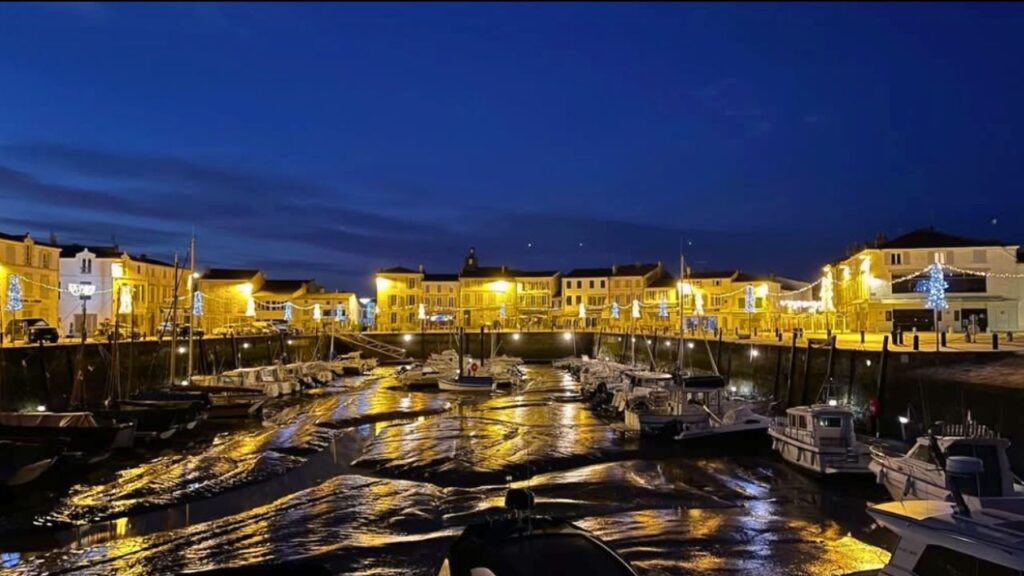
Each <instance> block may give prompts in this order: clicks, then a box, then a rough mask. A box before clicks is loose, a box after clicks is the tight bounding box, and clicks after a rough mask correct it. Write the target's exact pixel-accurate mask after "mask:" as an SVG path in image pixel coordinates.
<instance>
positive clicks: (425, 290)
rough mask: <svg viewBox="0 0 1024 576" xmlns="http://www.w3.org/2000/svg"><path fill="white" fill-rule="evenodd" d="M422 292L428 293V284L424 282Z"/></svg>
mask: <svg viewBox="0 0 1024 576" xmlns="http://www.w3.org/2000/svg"><path fill="white" fill-rule="evenodd" d="M423 293H424V294H430V284H424V285H423Z"/></svg>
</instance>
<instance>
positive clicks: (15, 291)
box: [4, 274, 24, 312]
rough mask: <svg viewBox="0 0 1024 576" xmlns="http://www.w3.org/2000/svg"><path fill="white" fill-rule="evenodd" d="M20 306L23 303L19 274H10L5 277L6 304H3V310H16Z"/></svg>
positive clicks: (22, 306)
mask: <svg viewBox="0 0 1024 576" xmlns="http://www.w3.org/2000/svg"><path fill="white" fill-rule="evenodd" d="M22 308H24V304H23V303H22V301H21V276H18V275H17V274H11V275H10V276H8V277H7V304H5V305H4V310H7V311H8V312H18V311H19V310H21V309H22Z"/></svg>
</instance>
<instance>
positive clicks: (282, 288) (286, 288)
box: [259, 280, 313, 295]
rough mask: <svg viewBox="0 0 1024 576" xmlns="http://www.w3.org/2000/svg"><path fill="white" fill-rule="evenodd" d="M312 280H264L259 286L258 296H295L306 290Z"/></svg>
mask: <svg viewBox="0 0 1024 576" xmlns="http://www.w3.org/2000/svg"><path fill="white" fill-rule="evenodd" d="M312 282H313V281H312V280H264V281H263V284H262V285H261V286H260V290H259V293H260V294H288V295H291V294H295V293H296V292H298V291H299V290H302V289H303V288H306V287H307V286H309V284H310V283H312Z"/></svg>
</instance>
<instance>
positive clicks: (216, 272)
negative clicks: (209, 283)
mask: <svg viewBox="0 0 1024 576" xmlns="http://www.w3.org/2000/svg"><path fill="white" fill-rule="evenodd" d="M259 273H260V271H259V270H255V269H253V270H248V269H235V268H210V269H209V270H207V271H206V272H205V273H203V275H202V276H201V277H200V278H201V279H203V280H252V278H253V277H254V276H256V275H257V274H259Z"/></svg>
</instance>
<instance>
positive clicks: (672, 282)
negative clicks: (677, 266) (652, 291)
mask: <svg viewBox="0 0 1024 576" xmlns="http://www.w3.org/2000/svg"><path fill="white" fill-rule="evenodd" d="M677 283H678V280H676V279H675V278H673V277H672V275H671V274H664V275H662V276H661V277H660V278H657V279H655V280H652V281H651V283H650V284H648V285H647V287H648V288H675V287H676V284H677Z"/></svg>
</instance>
